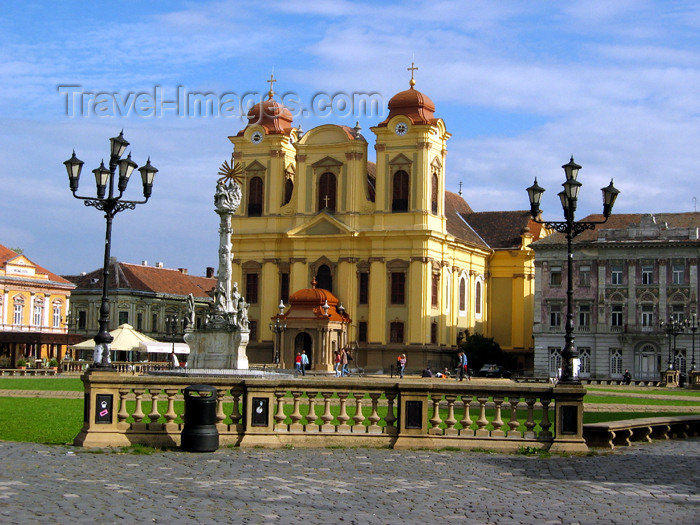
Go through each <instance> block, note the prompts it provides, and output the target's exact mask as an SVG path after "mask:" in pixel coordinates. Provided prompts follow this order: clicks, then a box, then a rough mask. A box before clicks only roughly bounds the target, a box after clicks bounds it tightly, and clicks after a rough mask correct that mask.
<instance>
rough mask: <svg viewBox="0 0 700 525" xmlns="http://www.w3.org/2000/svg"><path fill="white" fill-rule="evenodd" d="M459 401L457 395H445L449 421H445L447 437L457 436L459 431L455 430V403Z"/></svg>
mask: <svg viewBox="0 0 700 525" xmlns="http://www.w3.org/2000/svg"><path fill="white" fill-rule="evenodd" d="M456 400H457V394H448V395H445V401H447V419H445V425H447V428H446V429H445V435H446V436H457V435H459V431H458V430H457V429H456V428H455V425H456V424H457V420H456V419H455V401H456Z"/></svg>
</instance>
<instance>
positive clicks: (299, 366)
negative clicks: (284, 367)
mask: <svg viewBox="0 0 700 525" xmlns="http://www.w3.org/2000/svg"><path fill="white" fill-rule="evenodd" d="M308 365H309V356H308V355H306V350H302V351H301V353H299V352H297V356H296V357H295V358H294V373H295V374H301V375H303V376H305V375H306V367H307V366H308Z"/></svg>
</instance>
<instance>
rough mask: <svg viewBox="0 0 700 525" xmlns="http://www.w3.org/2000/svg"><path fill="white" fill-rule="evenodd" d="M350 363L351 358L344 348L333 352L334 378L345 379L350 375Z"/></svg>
mask: <svg viewBox="0 0 700 525" xmlns="http://www.w3.org/2000/svg"><path fill="white" fill-rule="evenodd" d="M350 361H352V357H351V356H350V352H348V351H347V350H346V349H345V348H341V349H340V350H336V351H335V353H334V355H333V365H334V370H335V377H345V376H348V375H350V366H349V365H350Z"/></svg>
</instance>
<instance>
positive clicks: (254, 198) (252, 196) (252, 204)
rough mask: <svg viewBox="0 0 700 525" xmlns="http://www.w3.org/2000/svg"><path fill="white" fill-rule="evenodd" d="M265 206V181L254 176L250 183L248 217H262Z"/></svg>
mask: <svg viewBox="0 0 700 525" xmlns="http://www.w3.org/2000/svg"><path fill="white" fill-rule="evenodd" d="M262 208H263V181H262V179H261V178H260V177H253V178H252V179H250V183H249V184H248V217H260V216H261V215H262Z"/></svg>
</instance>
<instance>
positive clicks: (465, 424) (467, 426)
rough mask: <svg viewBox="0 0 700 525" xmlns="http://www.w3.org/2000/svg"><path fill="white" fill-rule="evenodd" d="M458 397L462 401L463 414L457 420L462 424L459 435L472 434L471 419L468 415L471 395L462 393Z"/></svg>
mask: <svg viewBox="0 0 700 525" xmlns="http://www.w3.org/2000/svg"><path fill="white" fill-rule="evenodd" d="M460 398H461V399H462V403H464V416H463V417H462V420H461V421H460V422H459V424H460V425H462V430H461V431H460V435H461V436H473V435H474V431H473V430H472V429H471V426H472V420H471V418H470V417H469V409H470V408H471V402H472V396H465V395H462V396H460Z"/></svg>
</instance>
